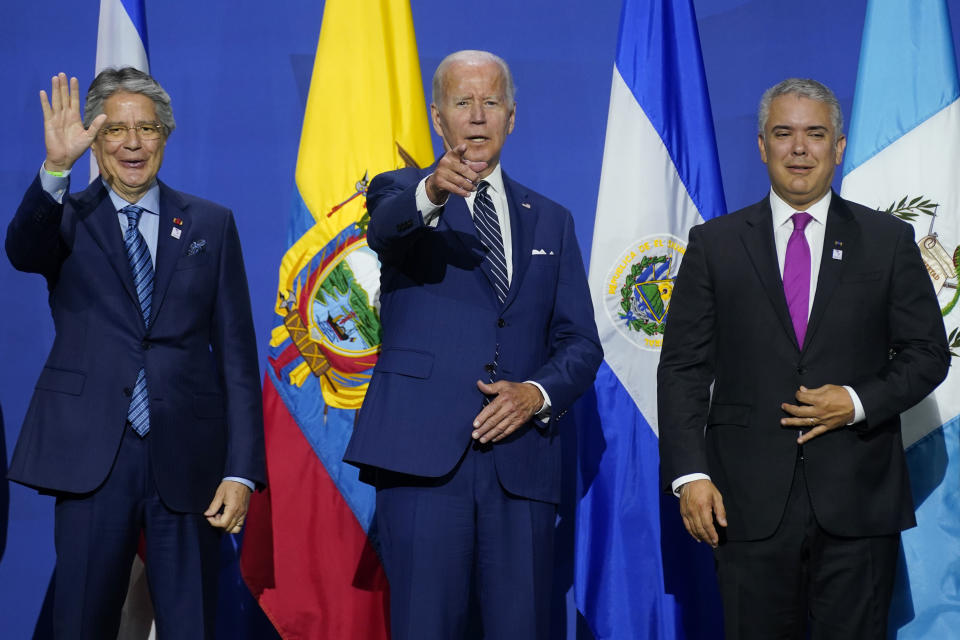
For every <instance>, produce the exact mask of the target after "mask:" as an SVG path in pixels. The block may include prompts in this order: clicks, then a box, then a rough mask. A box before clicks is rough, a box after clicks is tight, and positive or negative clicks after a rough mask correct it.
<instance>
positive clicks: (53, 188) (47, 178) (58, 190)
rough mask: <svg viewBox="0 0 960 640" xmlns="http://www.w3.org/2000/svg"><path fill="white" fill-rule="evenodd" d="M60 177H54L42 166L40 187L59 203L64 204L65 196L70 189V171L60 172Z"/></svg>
mask: <svg viewBox="0 0 960 640" xmlns="http://www.w3.org/2000/svg"><path fill="white" fill-rule="evenodd" d="M58 173H59V174H60V175H54V174H52V173H50V172H49V171H47V168H46V167H45V166H44V165H43V163H41V164H40V186H41V187H43V190H44V191H46V192H47V193H48V194H50V197H51V198H53V199H54V200H56V201H57V202H58V203H60V204H63V196H64V194H65V193H66V192H67V189H69V188H70V169H65V170H64V171H58Z"/></svg>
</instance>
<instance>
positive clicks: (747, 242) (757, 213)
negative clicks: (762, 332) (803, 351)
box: [741, 196, 799, 349]
mask: <svg viewBox="0 0 960 640" xmlns="http://www.w3.org/2000/svg"><path fill="white" fill-rule="evenodd" d="M741 240H742V241H743V246H744V248H745V249H746V250H747V255H748V256H749V257H750V261H751V262H752V263H753V268H754V269H755V270H756V272H757V277H758V278H759V279H760V282H761V284H762V285H763V290H764V291H765V292H766V294H767V298H769V299H770V304H771V305H773V310H774V313H775V314H776V316H777V318H778V319H779V320H780V324H781V326H782V327H783V330H784V331H785V332H786V333H787V335H788V336H789V337H790V340H791V341H792V342H793V344H794V346H796V347H797V348H798V349H799V345H797V335H796V333H795V332H794V330H793V322H792V321H791V320H790V311H789V310H788V309H787V299H786V297H785V296H784V294H783V279H782V278H781V277H780V264H779V262H778V261H777V249H776V244H775V243H774V240H773V212H772V211H771V209H770V198H769V196H768V197H766V198H764V199H763V200H761V201H760V202H758V203H757V204H755V205H753V207H752V208H751V211H750V212H749V213H748V214H747V219H746V225H745V229H744V232H743V234H742V235H741Z"/></svg>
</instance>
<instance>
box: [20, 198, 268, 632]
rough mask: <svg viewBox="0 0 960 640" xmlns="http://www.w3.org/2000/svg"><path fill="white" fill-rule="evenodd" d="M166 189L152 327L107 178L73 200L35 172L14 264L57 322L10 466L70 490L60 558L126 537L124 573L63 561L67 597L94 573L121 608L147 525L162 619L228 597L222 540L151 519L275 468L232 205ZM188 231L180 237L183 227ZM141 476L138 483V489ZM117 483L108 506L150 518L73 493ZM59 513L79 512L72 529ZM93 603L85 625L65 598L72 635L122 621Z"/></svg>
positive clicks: (186, 615) (63, 507) (99, 491)
mask: <svg viewBox="0 0 960 640" xmlns="http://www.w3.org/2000/svg"><path fill="white" fill-rule="evenodd" d="M159 188H160V212H159V214H160V215H159V222H160V231H159V237H158V244H157V251H156V253H157V255H156V270H155V271H156V276H155V284H154V291H153V298H152V300H153V302H152V315H151V322H150V325H149V326H150V328H149V329H146V327H145V324H144V321H143V319H142V317H141V313H140V308H139V305H138V302H137V296H136V289H135V287H134V284H133V279H132V275H131V272H130V266H129V264H128V261H127V257H126V253H125V249H124V244H123V237H122V234H121V230H120V227H119V224H118V220H117V212H116V209H115V208H114V206H113V203H112V202H111V200H110V198H109V195H108V192H107V190H106V188H105V187H104V186H103V184H102V182H101V181H100V180H97V181H95V182H94V183H93V184H91V185H90V186H89V187H88V188H87V189H86V190H84V191H83V192H81V193H78V194H74V195H71V196H67V197H66V198H65V199H64V203H63V204H58V203H57V202H56V201H54V200H53V198H51V197H50V196H49V195H48V194H47V193H45V192H44V191H43V189H42V188H41V186H40V183H39V180H35V181H34V183H33V184H32V185H31V186H30V188H29V189H28V190H27V193H26V195H25V196H24V198H23V202H22V203H21V205H20V207H19V209H18V210H17V213H16V215H15V216H14V218H13V220H12V221H11V223H10V226H9V228H8V231H7V238H6V250H7V255H8V256H9V258H10V261H11V262H12V263H13V265H14V267H16V268H17V269H19V270H21V271H29V272H34V273H39V274H42V275H43V276H44V277H45V278H46V281H47V286H48V289H49V302H50V309H51V313H52V315H53V321H54V326H55V329H56V337H55V339H54V343H53V347H52V349H51V351H50V355H49V356H48V358H47V361H46V364H45V366H44V368H43V371H42V373H41V375H40V379H39V380H38V381H37V385H36V390H35V392H34V396H33V399H32V400H31V403H30V406H29V408H28V410H27V414H26V418H25V420H24V423H23V427H22V429H21V432H20V438H19V440H18V442H17V446H16V449H15V451H14V453H13V458H12V461H11V465H10V471H9V477H10V479H11V480H14V481H16V482H20V483H23V484H25V485H28V486H31V487H35V488H37V489H40V490H42V491H44V492H49V493H52V494H54V495H56V496H57V520H58V522H57V534H56V538H57V550H58V557H59V556H62V555H64V551H65V550H66V549H67V547H70V546H71V545H78V544H90V545H92V546H93V547H102V548H104V549H105V550H106V552H107V553H110V554H113V555H116V554H114V552H113V551H111V550H110V548H111V547H118V546H119V547H122V548H123V553H122V554H120V555H125V554H128V557H127V567H126V570H124V569H123V568H122V567H121V568H120V569H116V570H115V571H114V573H116V571H119V575H112V576H109V575H107V576H101V577H99V578H91V577H90V575H85V574H86V573H87V572H89V573H90V574H93V573H94V572H96V571H98V567H96V566H93V565H95V564H98V563H97V562H94V561H92V560H91V561H90V564H91V566H90V567H79V568H78V567H72V568H71V567H65V566H62V565H61V563H60V562H59V560H58V567H57V572H58V575H57V586H56V588H57V592H58V595H57V598H60V597H61V595H62V593H63V591H64V590H69V591H73V590H76V589H81V590H82V589H84V585H83V584H75V583H74V584H71V582H74V581H92V584H88V585H87V586H86V588H87V589H88V590H92V589H100V590H105V591H109V592H110V594H111V595H110V596H109V597H106V596H104V597H105V598H106V599H110V598H113V599H115V598H117V597H119V598H120V602H121V603H122V596H123V593H125V591H126V583H127V578H128V572H129V561H130V560H132V551H133V549H135V545H136V537H137V536H138V535H139V531H140V528H141V527H144V528H145V530H146V539H147V556H148V557H147V567H148V575H149V578H150V584H151V590H152V591H153V597H154V601H155V605H158V607H157V608H158V615H159V613H160V610H161V608H162V606H163V604H164V601H165V595H164V593H166V592H168V591H171V590H181V591H182V590H187V592H188V593H193V594H195V596H196V599H197V600H198V601H202V602H200V604H202V606H204V607H205V608H207V609H209V607H210V606H212V605H215V602H209V601H207V600H209V598H210V595H211V593H212V592H211V591H209V590H208V587H209V586H210V584H211V583H210V580H211V571H213V572H214V573H213V575H212V579H213V584H215V580H216V576H215V571H216V548H217V547H216V545H217V540H218V537H219V536H218V535H217V533H216V532H215V530H213V529H212V527H210V526H209V525H207V524H206V523H205V522H204V521H203V519H202V516H200V515H197V516H196V517H195V519H194V520H196V522H197V525H196V526H194V525H192V524H191V525H189V526H190V527H192V528H193V529H195V531H194V532H193V533H190V534H188V536H192V537H194V538H196V537H197V536H199V539H200V542H196V541H194V544H199V545H200V546H201V547H202V548H203V550H201V551H199V552H197V551H196V550H195V549H188V550H183V549H179V550H178V549H176V548H174V549H173V550H170V549H169V547H170V545H171V543H172V542H174V541H176V540H178V539H179V538H178V536H179V535H180V533H177V532H174V531H173V530H172V529H171V528H170V526H168V524H167V523H164V524H159V525H152V524H151V523H152V522H154V520H153V519H152V516H151V515H150V513H151V512H157V513H159V512H164V513H172V514H177V513H187V514H200V513H202V512H203V511H204V510H205V509H206V508H207V506H208V505H209V504H210V501H211V500H212V498H213V496H214V493H215V491H216V489H217V486H218V485H219V483H220V481H221V480H222V479H223V478H224V477H226V476H236V477H242V478H247V479H249V480H251V481H253V482H255V483H258V484H262V483H263V482H264V478H265V471H264V458H263V427H262V408H261V400H260V385H259V367H258V364H257V354H256V341H255V336H254V331H253V321H252V316H251V310H250V300H249V294H248V291H247V282H246V275H245V273H244V267H243V260H242V256H241V253H240V243H239V237H238V235H237V231H236V227H235V226H234V222H233V217H232V214H231V213H230V211H228V210H227V209H225V208H223V207H221V206H218V205H215V204H213V203H211V202H207V201H205V200H201V199H199V198H196V197H193V196H189V195H186V194H183V193H180V192H177V191H174V190H173V189H170V188H169V187H167V186H166V185H164V184H163V183H160V185H159ZM174 229H176V230H177V231H173V230H174ZM177 232H179V237H174V236H175V235H176V233H177ZM141 367H144V368H145V371H146V376H147V384H148V388H149V397H150V432H149V433H148V434H147V436H146V437H145V438H144V439H143V440H141V439H140V438H138V437H137V436H136V435H135V434H134V435H132V436H131V433H132V430H131V428H130V427H129V425H128V424H127V422H126V413H127V407H128V405H129V403H130V394H131V388H132V387H133V384H134V381H135V380H136V378H137V372H138V370H139V369H140V368H141ZM118 452H119V453H118ZM127 472H129V473H131V474H133V475H131V476H129V477H127V479H125V480H123V482H122V483H121V484H120V485H119V486H117V485H118V483H117V482H116V481H115V482H111V479H114V476H117V475H119V474H122V473H127ZM131 484H134V485H137V486H127V485H131ZM107 494H108V495H109V496H110V498H109V502H110V504H117V503H119V502H130V506H129V508H130V509H132V510H134V511H137V510H139V511H137V513H139V515H129V516H123V518H126V519H122V518H121V516H118V515H116V514H115V513H104V511H107V512H113V511H116V512H120V511H123V509H124V507H121V506H120V505H119V504H118V505H117V509H104V508H103V506H102V505H101V506H99V507H97V508H96V510H92V511H91V510H87V511H85V512H84V513H79V512H78V507H77V506H76V505H77V504H79V503H78V502H77V500H75V499H76V498H81V499H85V498H88V497H91V496H93V497H96V496H100V497H101V498H102V495H107ZM144 496H147V498H146V499H144ZM151 496H152V502H151V498H150V497H151ZM144 500H145V502H144V504H140V502H141V501H144ZM80 502H82V500H81V501H80ZM144 511H146V515H143V512H144ZM78 518H79V520H78ZM111 518H112V519H111ZM118 519H120V520H118ZM61 521H64V522H69V523H70V525H69V530H67V529H66V528H65V527H64V526H62V525H63V523H62V522H61ZM152 526H155V529H154V530H153V531H152V530H151V527H152ZM77 528H82V529H85V530H84V531H77V530H74V529H77ZM131 540H132V543H131ZM131 544H132V545H133V546H132V547H130V548H129V549H128V548H127V547H128V546H129V545H131ZM64 545H66V546H64ZM175 546H176V544H174V547H175ZM211 548H212V554H213V555H212V556H211ZM151 554H154V555H155V556H160V555H163V554H169V556H168V557H170V558H171V559H170V560H169V562H167V563H162V562H157V561H156V558H153V560H154V562H153V563H151V560H152V558H151ZM111 557H112V556H111ZM110 562H120V560H117V559H116V558H113V559H110V560H107V559H103V564H104V565H105V566H106V567H108V568H109V569H110V570H114V568H112V567H109V563H110ZM211 563H212V564H211ZM167 564H169V565H175V566H165V565H167ZM197 565H202V567H201V566H197ZM168 570H169V571H168ZM103 571H104V572H105V571H107V569H106V568H105V569H103ZM97 580H102V581H103V584H99V583H98V582H97ZM97 597H98V596H97V595H96V594H91V598H94V599H97ZM198 606H199V605H198ZM82 608H83V607H82V606H81V609H82ZM87 609H88V611H87V612H86V613H84V612H83V611H79V612H76V611H74V612H73V613H71V614H69V615H75V616H80V617H82V618H85V619H86V621H83V622H81V621H80V619H78V618H72V619H62V618H63V616H65V615H67V614H65V613H64V609H58V608H57V607H56V605H55V611H59V614H62V615H60V618H61V619H59V620H58V621H57V622H56V624H59V625H60V629H61V631H63V632H64V634H65V635H67V634H69V636H70V637H86V636H90V637H96V636H97V634H102V633H105V629H107V628H109V627H110V625H112V624H113V620H112V615H113V614H112V613H111V614H104V615H106V617H107V618H108V620H107V622H105V623H103V624H106V625H107V626H106V627H97V626H96V625H97V624H101V623H100V622H96V621H94V622H90V621H89V620H90V619H95V618H96V613H95V612H94V609H93V607H90V606H88V607H87ZM117 613H119V609H117ZM55 615H57V614H55ZM191 615H193V614H192V612H187V611H176V612H173V613H170V614H168V615H167V620H166V621H165V624H167V625H168V629H175V628H176V627H175V626H173V625H174V624H175V623H176V618H181V619H182V620H187V621H189V620H192V618H191V617H190V616H191ZM159 623H160V620H159V619H158V624H159ZM91 624H92V625H93V626H89V625H91ZM77 625H79V626H77ZM173 633H174V635H177V636H178V637H188V636H186V635H181V634H180V632H176V631H174V632H173ZM210 633H211V631H210V630H209V629H207V630H204V629H194V630H192V631H191V632H190V634H191V636H192V635H196V636H204V635H209V634H210ZM104 637H105V636H104Z"/></svg>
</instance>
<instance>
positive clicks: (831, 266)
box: [804, 193, 860, 348]
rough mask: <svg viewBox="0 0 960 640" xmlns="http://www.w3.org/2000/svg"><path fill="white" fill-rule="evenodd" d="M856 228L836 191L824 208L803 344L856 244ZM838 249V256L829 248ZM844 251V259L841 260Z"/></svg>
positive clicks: (809, 338) (810, 339)
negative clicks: (814, 284) (817, 266)
mask: <svg viewBox="0 0 960 640" xmlns="http://www.w3.org/2000/svg"><path fill="white" fill-rule="evenodd" d="M859 237H860V230H859V228H858V227H857V225H856V223H855V221H854V219H853V214H852V213H850V209H849V208H848V207H847V206H846V204H845V203H844V201H843V200H842V199H841V198H840V197H839V196H838V195H837V194H836V193H834V194H832V197H831V199H830V209H829V211H828V212H827V227H826V229H825V230H824V237H823V252H822V253H821V255H820V272H819V274H818V275H817V291H816V293H815V295H814V297H813V308H812V309H811V310H810V319H809V320H808V321H807V335H806V338H805V339H804V348H806V345H809V344H810V343H811V341H812V340H813V337H814V335H815V334H816V331H817V327H818V326H819V325H820V321H821V320H822V319H823V314H824V312H825V311H826V309H827V307H828V306H829V304H830V299H831V298H832V297H833V293H834V291H835V290H836V288H837V284H838V283H839V282H840V279H841V277H842V275H843V270H844V265H845V264H846V263H847V261H849V256H850V255H851V254H852V253H854V250H855V249H856V248H857V247H856V245H857V241H858V240H859ZM834 249H838V250H839V251H841V254H840V259H834V257H833V251H834ZM843 255H847V256H848V259H847V261H845V260H843Z"/></svg>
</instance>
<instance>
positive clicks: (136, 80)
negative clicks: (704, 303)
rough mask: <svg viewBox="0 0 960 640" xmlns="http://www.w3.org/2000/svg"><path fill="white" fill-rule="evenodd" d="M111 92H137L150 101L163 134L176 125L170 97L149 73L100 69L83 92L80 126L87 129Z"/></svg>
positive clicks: (124, 69) (122, 69) (125, 69)
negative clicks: (83, 101) (85, 92)
mask: <svg viewBox="0 0 960 640" xmlns="http://www.w3.org/2000/svg"><path fill="white" fill-rule="evenodd" d="M115 93H139V94H141V95H145V96H147V97H148V98H150V99H151V100H153V106H154V108H155V109H156V111H157V120H159V121H160V124H162V125H163V126H164V127H166V129H167V135H170V134H171V133H172V132H173V130H174V129H175V128H176V126H177V123H176V122H175V121H174V119H173V109H172V108H171V107H170V96H169V95H168V94H167V92H166V91H164V90H163V87H161V86H160V83H159V82H157V81H156V80H154V79H153V77H152V76H151V75H150V74H147V73H144V72H143V71H140V70H139V69H134V68H133V67H122V68H120V69H104V70H103V71H101V72H100V73H98V74H97V77H96V78H94V79H93V82H91V83H90V88H89V89H88V90H87V102H86V104H85V105H84V109H83V126H85V127H89V126H90V123H91V122H93V119H94V118H96V117H97V116H98V115H100V114H101V113H103V103H104V102H106V101H107V98H109V97H110V96H112V95H113V94H115Z"/></svg>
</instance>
